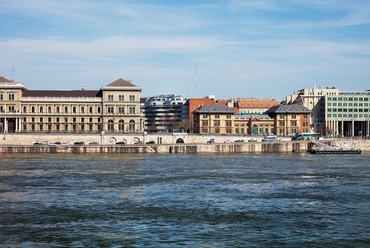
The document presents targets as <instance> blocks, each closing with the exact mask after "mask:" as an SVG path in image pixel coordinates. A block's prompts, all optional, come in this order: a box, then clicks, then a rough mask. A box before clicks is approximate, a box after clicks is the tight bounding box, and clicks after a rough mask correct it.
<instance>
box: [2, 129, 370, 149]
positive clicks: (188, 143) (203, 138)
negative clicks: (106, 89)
mask: <svg viewBox="0 0 370 248" xmlns="http://www.w3.org/2000/svg"><path fill="white" fill-rule="evenodd" d="M2 136H3V139H2V140H1V142H0V153H76V154H78V153H82V154H83V153H128V154H129V153H159V154H166V153H179V154H181V153H183V154H187V153H189V154H191V153H193V154H196V153H292V152H306V151H307V149H308V144H309V141H294V142H292V141H290V137H279V142H261V138H262V136H256V142H248V139H250V138H251V136H244V137H243V136H237V135H229V136H226V135H220V136H214V135H189V134H184V135H182V136H180V135H172V134H163V135H160V134H156V135H142V136H141V137H140V136H139V135H137V134H133V135H111V134H110V135H101V134H100V135H99V134H95V135H85V134H82V135H74V134H63V135H47V134H38V135H30V134H28V135H23V134H3V135H2ZM211 138H214V139H215V143H214V144H207V141H208V140H209V139H211ZM178 139H182V140H183V141H184V143H176V141H177V140H178ZM240 139H244V142H235V141H236V140H240ZM46 140H47V141H48V142H50V144H53V142H57V140H58V142H61V143H63V142H69V143H70V145H40V144H39V145H33V143H34V142H36V141H37V142H40V143H42V142H45V141H46ZM120 141H124V143H125V144H124V145H118V144H116V142H120ZM148 141H154V144H146V142H148ZM158 141H161V143H160V142H158ZM74 142H84V143H85V144H84V145H73V144H74ZM135 142H136V143H137V144H134V143H135ZM322 142H324V143H325V144H327V145H329V146H332V147H350V148H356V149H361V150H362V151H363V152H370V140H369V139H324V140H322ZM90 143H93V144H90ZM158 143H159V144H158Z"/></svg>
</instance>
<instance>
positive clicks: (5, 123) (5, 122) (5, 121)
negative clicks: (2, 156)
mask: <svg viewBox="0 0 370 248" xmlns="http://www.w3.org/2000/svg"><path fill="white" fill-rule="evenodd" d="M7 132H8V121H7V119H6V118H4V133H7Z"/></svg>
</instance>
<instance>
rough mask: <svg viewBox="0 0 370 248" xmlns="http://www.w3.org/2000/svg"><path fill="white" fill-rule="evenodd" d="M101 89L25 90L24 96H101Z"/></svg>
mask: <svg viewBox="0 0 370 248" xmlns="http://www.w3.org/2000/svg"><path fill="white" fill-rule="evenodd" d="M101 96H102V93H101V91H100V90H25V91H24V92H23V93H22V97H101Z"/></svg>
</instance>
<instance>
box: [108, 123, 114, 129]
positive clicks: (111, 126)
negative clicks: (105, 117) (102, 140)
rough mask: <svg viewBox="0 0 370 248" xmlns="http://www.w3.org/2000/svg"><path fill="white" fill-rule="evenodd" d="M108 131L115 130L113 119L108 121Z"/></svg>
mask: <svg viewBox="0 0 370 248" xmlns="http://www.w3.org/2000/svg"><path fill="white" fill-rule="evenodd" d="M108 131H111V132H113V131H114V122H113V120H109V121H108Z"/></svg>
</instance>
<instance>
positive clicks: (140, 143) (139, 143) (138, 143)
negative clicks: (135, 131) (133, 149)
mask: <svg viewBox="0 0 370 248" xmlns="http://www.w3.org/2000/svg"><path fill="white" fill-rule="evenodd" d="M134 144H135V145H142V144H143V142H142V141H140V140H139V141H136V142H135V143H134Z"/></svg>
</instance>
